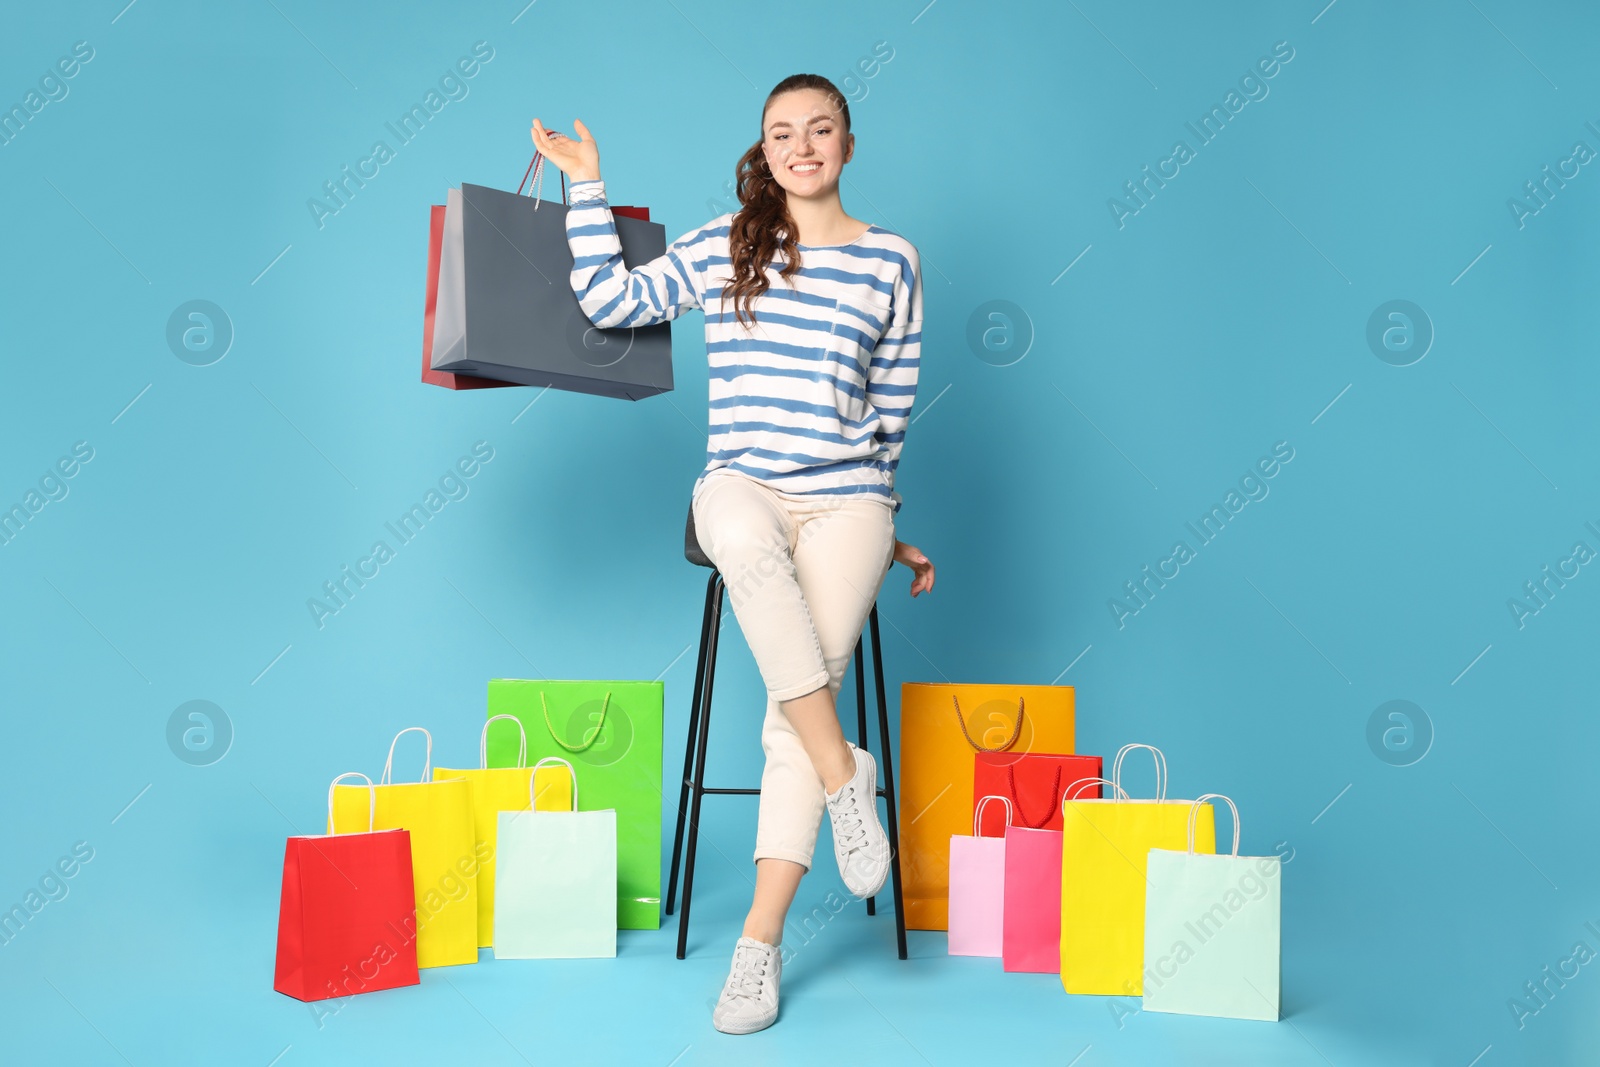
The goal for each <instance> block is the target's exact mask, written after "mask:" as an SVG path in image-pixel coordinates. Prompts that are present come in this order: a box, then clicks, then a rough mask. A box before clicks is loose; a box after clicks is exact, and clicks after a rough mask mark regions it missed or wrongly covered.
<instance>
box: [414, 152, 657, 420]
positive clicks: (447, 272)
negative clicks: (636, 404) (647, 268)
mask: <svg viewBox="0 0 1600 1067" xmlns="http://www.w3.org/2000/svg"><path fill="white" fill-rule="evenodd" d="M543 163H544V158H543V156H542V155H539V154H535V156H534V162H533V163H532V164H530V165H529V169H530V170H533V171H534V173H535V183H536V184H537V181H538V178H539V177H541V176H542V174H543ZM523 180H524V182H526V180H527V176H526V175H524V178H523ZM521 193H522V186H521V185H519V186H518V187H517V192H515V193H508V192H504V191H502V190H498V189H491V188H489V187H487V186H483V185H472V184H470V183H468V182H462V183H461V188H459V189H451V190H450V191H449V193H448V194H446V198H445V199H446V204H445V218H444V231H443V236H442V246H441V248H440V252H439V280H438V298H437V303H436V309H435V315H434V333H433V349H432V358H431V360H430V367H431V368H432V369H433V370H443V371H453V372H455V373H466V374H474V375H480V376H487V377H492V378H498V379H502V380H504V381H511V382H518V383H521V384H523V385H542V386H550V387H553V388H556V389H566V390H570V391H573V392H580V393H591V394H595V395H599V396H610V397H616V398H625V399H628V400H638V399H640V398H642V397H646V396H653V395H654V394H656V393H664V392H668V391H670V390H671V389H672V332H671V324H670V323H668V322H658V323H654V324H652V325H649V326H637V327H623V328H616V329H605V330H600V329H596V328H595V326H594V324H593V323H592V322H591V321H590V319H589V317H588V315H587V314H585V313H584V310H583V307H582V306H581V305H580V304H579V302H578V298H577V295H576V294H575V293H574V292H573V291H572V285H571V274H572V268H573V259H572V249H571V246H570V245H569V244H568V240H567V223H566V218H567V212H568V207H567V205H566V203H565V200H566V192H565V179H563V187H562V202H560V203H556V202H553V201H546V200H542V199H540V198H539V196H538V195H537V192H536V190H535V188H532V187H530V189H529V193H530V194H531V195H529V196H527V197H524V196H522V195H521ZM541 209H543V210H541ZM610 213H611V216H612V222H613V223H614V225H615V229H616V233H617V239H618V241H619V243H620V244H621V248H622V256H623V262H624V264H625V265H626V266H627V267H629V268H630V269H631V268H633V267H636V266H639V265H641V264H644V263H648V262H651V261H653V260H656V259H659V258H661V257H663V256H665V255H666V231H665V229H664V228H663V227H662V226H661V224H660V223H655V222H649V221H646V220H643V219H638V218H633V217H629V216H630V213H628V212H625V211H621V210H618V209H615V208H612V209H611V211H610Z"/></svg>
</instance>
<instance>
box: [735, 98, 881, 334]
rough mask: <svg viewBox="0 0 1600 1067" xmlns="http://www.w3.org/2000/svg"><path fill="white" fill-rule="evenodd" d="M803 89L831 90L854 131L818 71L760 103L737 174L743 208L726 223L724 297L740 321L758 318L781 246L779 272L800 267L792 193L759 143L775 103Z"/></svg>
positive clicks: (830, 100)
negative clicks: (755, 132) (756, 126)
mask: <svg viewBox="0 0 1600 1067" xmlns="http://www.w3.org/2000/svg"><path fill="white" fill-rule="evenodd" d="M801 89H817V90H820V91H821V92H823V93H825V94H827V97H828V103H829V104H830V105H832V106H833V107H834V108H836V109H838V111H839V116H840V118H841V120H842V121H843V124H844V132H845V135H846V136H847V137H848V136H849V134H850V105H849V103H847V102H846V101H845V98H844V94H842V93H840V92H839V90H838V88H837V87H836V86H835V85H834V84H833V82H831V81H829V80H828V79H827V78H824V77H823V76H822V75H820V74H791V75H790V76H789V77H787V78H785V79H783V81H781V82H779V83H778V84H777V85H776V86H774V87H773V89H772V92H770V93H768V94H767V101H766V103H765V104H763V105H762V106H761V118H762V122H763V127H762V131H761V136H760V137H759V138H757V139H756V143H755V144H753V145H751V146H750V148H748V149H747V150H746V151H745V153H744V155H742V156H740V157H739V162H738V164H737V165H736V166H735V167H734V172H733V173H734V179H733V180H734V188H735V190H736V191H737V193H738V196H739V204H740V207H739V210H738V212H737V213H736V214H735V215H734V216H733V221H732V222H731V223H729V226H728V256H729V259H731V260H732V264H733V268H732V274H733V278H732V281H730V282H729V283H728V284H727V285H726V286H724V287H723V290H722V299H723V301H724V302H726V300H727V299H728V297H729V296H732V297H733V301H734V317H735V319H736V320H738V321H740V322H743V321H744V315H745V314H746V313H748V314H749V317H750V321H751V322H752V323H754V322H755V312H754V311H751V310H750V305H751V303H752V302H754V300H755V298H756V297H757V296H760V295H761V294H762V293H764V292H766V291H767V288H768V286H769V285H770V284H771V283H770V282H769V280H768V278H767V272H766V269H765V268H766V265H767V264H768V263H771V262H772V260H773V258H774V257H775V255H776V253H777V252H778V250H779V249H780V248H781V249H782V250H783V258H784V265H783V269H782V270H781V271H780V272H779V273H780V274H781V275H782V277H783V278H784V279H785V280H787V279H789V278H792V277H793V276H794V274H795V272H797V271H798V270H799V269H800V256H799V255H798V252H799V249H798V247H797V246H798V244H799V242H798V241H796V240H795V236H794V228H795V227H794V219H793V218H792V217H791V216H790V215H789V197H788V194H787V193H785V192H784V190H783V187H782V186H780V185H779V184H778V180H777V179H776V178H774V177H773V176H772V170H771V168H770V167H769V166H768V165H767V162H766V157H765V155H764V154H763V152H762V151H761V145H762V142H764V141H765V140H766V129H765V121H766V117H767V109H768V108H770V107H771V106H772V101H773V100H775V99H777V98H778V97H779V96H782V95H783V94H784V93H789V92H795V91H797V90H801Z"/></svg>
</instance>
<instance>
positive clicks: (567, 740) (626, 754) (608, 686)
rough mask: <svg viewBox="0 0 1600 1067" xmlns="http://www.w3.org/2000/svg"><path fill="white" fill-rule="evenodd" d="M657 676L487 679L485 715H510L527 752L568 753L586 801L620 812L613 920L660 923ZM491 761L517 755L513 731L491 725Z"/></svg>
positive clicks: (499, 763) (531, 758)
mask: <svg viewBox="0 0 1600 1067" xmlns="http://www.w3.org/2000/svg"><path fill="white" fill-rule="evenodd" d="M663 689H664V685H663V683H661V682H633V681H524V680H520V679H514V678H495V679H493V680H491V681H490V682H489V715H490V716H494V715H514V716H516V718H517V719H518V721H520V722H521V723H522V725H523V728H524V730H525V731H526V733H527V737H528V752H527V759H528V762H529V763H534V762H537V761H538V760H539V759H540V758H542V757H545V756H559V757H561V758H563V759H568V760H571V761H572V763H573V765H574V766H575V767H576V768H577V771H578V773H579V774H581V775H582V776H583V796H584V803H585V805H587V806H588V807H590V808H594V809H611V810H612V811H615V812H616V820H617V885H616V887H615V889H613V891H612V892H613V894H614V895H615V897H616V901H617V926H618V928H619V929H623V930H656V929H659V928H660V926H661V701H662V693H663ZM488 758H489V766H490V767H512V766H515V765H516V762H517V738H516V737H514V736H509V731H504V730H499V731H495V733H494V735H493V736H491V737H490V738H489V747H488Z"/></svg>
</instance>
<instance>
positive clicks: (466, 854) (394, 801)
mask: <svg viewBox="0 0 1600 1067" xmlns="http://www.w3.org/2000/svg"><path fill="white" fill-rule="evenodd" d="M412 732H415V733H420V734H421V735H422V736H423V737H424V738H426V739H427V744H428V747H427V755H426V757H425V758H424V760H423V765H422V776H421V780H420V781H416V782H406V783H399V784H391V783H390V780H389V779H390V776H391V774H392V773H393V769H394V750H395V745H396V744H397V743H398V742H399V740H400V738H402V737H404V736H405V735H406V734H408V733H412ZM432 764H433V736H432V735H431V734H429V733H428V731H427V730H424V729H423V728H422V727H420V726H412V727H408V728H407V729H404V730H401V731H400V732H399V733H398V734H395V737H394V741H391V742H390V743H389V758H388V759H387V760H385V761H384V765H383V777H382V778H380V779H379V781H378V785H377V786H376V787H374V793H375V794H376V804H375V807H376V823H375V824H376V825H377V826H378V827H379V828H381V829H405V830H409V831H411V877H412V882H413V885H414V890H415V894H416V915H415V918H414V919H412V920H410V921H409V922H408V929H409V932H410V933H411V934H412V935H413V936H414V937H415V938H416V940H417V966H419V967H445V966H450V965H453V964H459V963H476V962H478V892H477V873H478V865H479V864H480V863H482V862H483V860H484V859H485V858H486V854H485V853H482V852H480V851H479V850H478V847H477V844H476V835H475V834H474V833H473V829H472V790H471V787H470V786H469V785H468V784H467V781H466V779H464V778H452V779H449V780H447V781H430V778H431V768H432ZM366 808H367V794H366V791H365V790H363V789H361V788H359V787H356V786H348V785H342V786H339V787H337V788H336V789H335V790H334V804H333V812H332V818H331V819H330V822H329V826H328V829H329V832H332V831H333V830H335V829H336V828H337V827H338V826H339V825H347V826H348V825H353V824H357V823H358V822H359V820H360V819H361V818H363V816H364V813H365V812H366Z"/></svg>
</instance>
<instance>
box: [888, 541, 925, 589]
mask: <svg viewBox="0 0 1600 1067" xmlns="http://www.w3.org/2000/svg"><path fill="white" fill-rule="evenodd" d="M894 558H895V560H896V562H899V563H904V564H905V565H906V566H907V567H910V568H911V569H912V570H913V571H915V572H916V574H917V576H916V577H915V578H913V579H912V580H911V595H912V596H916V595H917V594H918V593H921V592H924V591H928V592H931V591H932V590H933V562H932V561H931V560H929V559H928V557H927V556H925V555H923V554H922V550H921V549H919V548H917V547H916V546H915V545H908V544H906V543H905V542H904V541H899V540H897V541H895V543H894Z"/></svg>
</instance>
